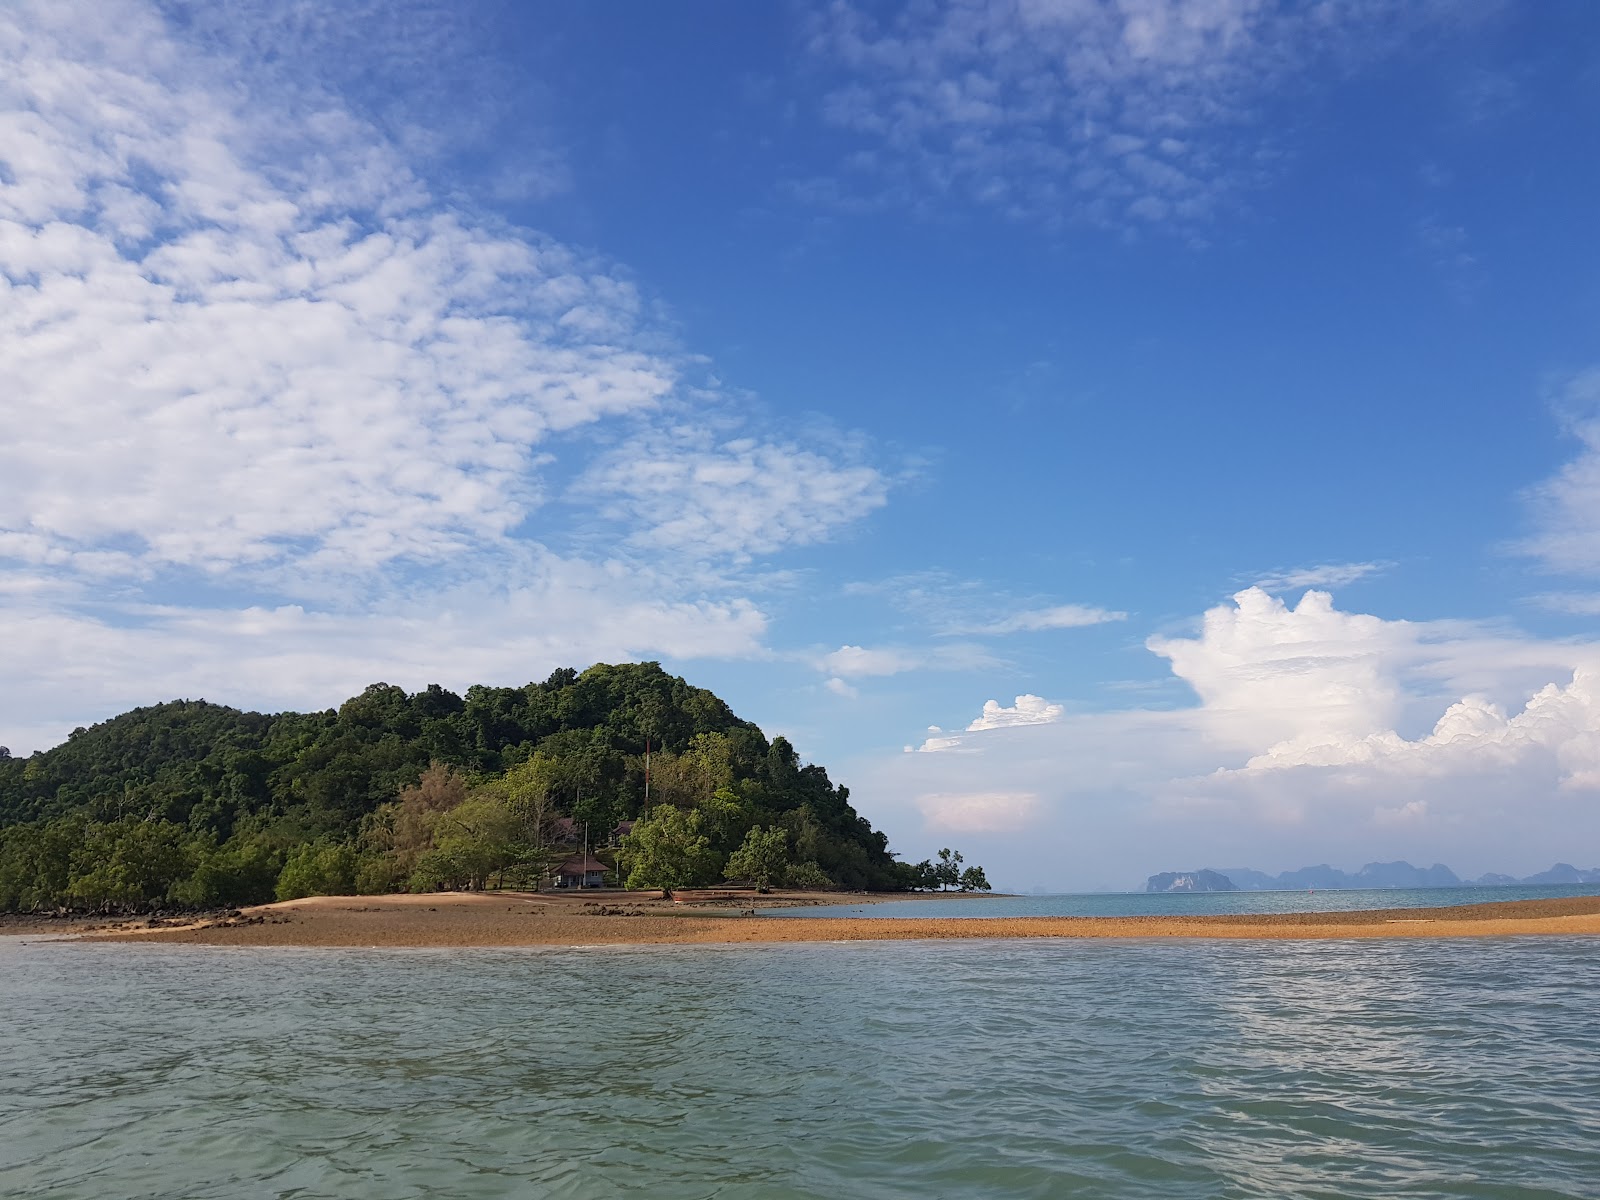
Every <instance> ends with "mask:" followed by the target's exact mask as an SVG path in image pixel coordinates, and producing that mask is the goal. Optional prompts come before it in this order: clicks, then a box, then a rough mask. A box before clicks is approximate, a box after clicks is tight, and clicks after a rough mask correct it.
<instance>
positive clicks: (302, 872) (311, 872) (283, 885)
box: [276, 841, 356, 900]
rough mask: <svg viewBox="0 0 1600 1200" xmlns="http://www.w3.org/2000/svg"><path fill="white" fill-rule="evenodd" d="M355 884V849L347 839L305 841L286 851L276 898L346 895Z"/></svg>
mask: <svg viewBox="0 0 1600 1200" xmlns="http://www.w3.org/2000/svg"><path fill="white" fill-rule="evenodd" d="M355 886H356V852H355V847H353V846H351V845H350V843H348V842H328V841H317V842H307V843H305V844H304V845H302V846H300V847H298V848H297V849H295V850H294V852H293V853H291V854H290V855H289V859H288V861H287V862H285V863H284V864H283V872H282V874H280V875H279V876H278V886H277V889H276V895H277V898H278V899H279V900H299V899H300V898H301V897H303V896H348V895H351V894H352V893H354V891H355Z"/></svg>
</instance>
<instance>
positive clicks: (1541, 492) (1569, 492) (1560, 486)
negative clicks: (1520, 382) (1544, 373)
mask: <svg viewBox="0 0 1600 1200" xmlns="http://www.w3.org/2000/svg"><path fill="white" fill-rule="evenodd" d="M1555 406H1556V410H1557V412H1558V413H1559V414H1560V416H1561V418H1562V422H1563V424H1564V425H1565V426H1566V429H1567V432H1568V433H1570V434H1571V435H1572V436H1573V437H1575V438H1577V439H1578V442H1579V450H1578V455H1577V457H1576V458H1574V459H1573V460H1572V461H1571V462H1569V463H1567V465H1566V466H1564V467H1562V469H1561V470H1560V471H1558V472H1557V473H1556V475H1555V476H1554V477H1553V478H1551V479H1548V480H1546V481H1545V482H1543V483H1541V484H1539V485H1538V486H1537V487H1535V488H1533V489H1531V491H1530V493H1529V500H1530V502H1531V505H1532V508H1533V515H1534V519H1535V522H1536V524H1537V532H1536V533H1535V534H1534V536H1532V537H1531V538H1529V539H1528V540H1527V541H1526V542H1525V543H1524V544H1523V546H1522V549H1523V550H1524V551H1525V552H1526V553H1528V554H1530V555H1533V556H1534V557H1536V558H1538V559H1540V560H1541V561H1542V562H1543V563H1544V565H1545V566H1546V567H1548V568H1550V569H1551V570H1553V571H1560V572H1564V573H1567V574H1572V575H1585V576H1593V575H1596V574H1600V367H1591V368H1589V369H1588V370H1586V371H1581V372H1579V373H1578V374H1576V375H1573V376H1572V377H1570V378H1569V379H1567V380H1566V381H1565V382H1564V383H1563V384H1562V386H1561V387H1560V388H1559V389H1558V390H1557V392H1556V395H1555Z"/></svg>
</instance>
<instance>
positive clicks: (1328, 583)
mask: <svg viewBox="0 0 1600 1200" xmlns="http://www.w3.org/2000/svg"><path fill="white" fill-rule="evenodd" d="M1392 566H1394V564H1393V563H1391V562H1352V563H1323V564H1322V565H1321V566H1316V567H1297V568H1295V569H1293V570H1288V571H1275V572H1273V573H1272V574H1270V575H1266V576H1263V577H1262V578H1261V579H1258V580H1256V587H1258V588H1261V589H1262V590H1264V591H1268V592H1292V591H1297V590H1299V589H1300V588H1329V587H1343V586H1345V585H1346V584H1349V583H1356V582H1357V581H1359V580H1362V579H1366V578H1367V577H1368V576H1371V575H1377V574H1381V573H1382V572H1384V571H1387V570H1388V569H1389V568H1390V567H1392Z"/></svg>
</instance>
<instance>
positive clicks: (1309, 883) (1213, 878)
mask: <svg viewBox="0 0 1600 1200" xmlns="http://www.w3.org/2000/svg"><path fill="white" fill-rule="evenodd" d="M1554 883H1600V867H1590V868H1588V869H1587V870H1584V869H1582V868H1579V867H1575V866H1573V865H1572V864H1571V863H1557V864H1556V865H1555V866H1553V867H1551V868H1550V869H1549V870H1548V871H1540V872H1539V873H1538V874H1536V875H1529V876H1526V877H1525V878H1522V879H1518V878H1516V877H1515V876H1513V875H1501V874H1497V873H1495V872H1493V871H1491V872H1489V873H1488V874H1486V875H1480V876H1478V878H1476V879H1462V878H1461V877H1460V876H1458V875H1457V874H1456V873H1455V872H1454V871H1452V870H1451V869H1450V868H1449V867H1447V866H1445V865H1444V864H1443V863H1434V864H1433V866H1431V867H1414V866H1412V865H1411V864H1410V863H1408V862H1404V861H1401V862H1387V863H1368V864H1367V865H1366V866H1364V867H1362V868H1361V870H1359V871H1357V872H1355V874H1353V875H1352V874H1350V873H1348V872H1346V871H1341V870H1339V869H1338V868H1337V867H1330V866H1328V865H1327V864H1326V863H1322V864H1320V865H1318V866H1315V867H1301V868H1300V869H1299V870H1298V871H1284V872H1282V873H1281V874H1278V875H1268V874H1266V873H1265V872H1263V871H1256V870H1252V869H1251V868H1249V867H1225V868H1222V869H1221V870H1218V869H1217V868H1214V867H1207V868H1205V869H1203V870H1199V871H1163V872H1161V873H1160V874H1157V875H1152V876H1150V878H1148V879H1147V880H1145V884H1144V890H1145V891H1147V892H1269V891H1271V892H1278V891H1303V890H1307V889H1311V890H1318V891H1329V892H1332V891H1343V890H1347V889H1351V888H1431V887H1511V886H1514V885H1517V884H1554Z"/></svg>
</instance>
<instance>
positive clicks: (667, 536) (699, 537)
mask: <svg viewBox="0 0 1600 1200" xmlns="http://www.w3.org/2000/svg"><path fill="white" fill-rule="evenodd" d="M579 491H580V493H581V494H584V495H589V496H594V497H598V498H601V511H602V513H603V514H604V515H606V516H608V517H611V518H613V519H615V520H620V521H624V522H626V523H627V524H628V525H629V526H631V527H635V528H636V529H637V532H636V533H635V534H634V539H635V541H637V542H638V543H639V544H641V545H647V546H651V547H659V548H662V549H674V550H682V551H686V552H688V553H690V554H697V555H708V556H722V555H732V556H735V557H737V558H748V557H749V556H751V555H754V554H762V553H768V552H770V551H773V550H776V549H778V548H779V547H782V546H785V545H802V546H803V545H809V544H811V543H814V542H820V541H824V540H826V539H827V538H829V537H831V536H833V535H834V534H835V533H836V532H837V531H838V530H840V529H841V528H843V527H845V526H847V525H849V524H851V523H853V522H855V521H857V520H859V519H860V518H862V517H864V516H865V515H866V514H868V513H870V512H871V511H873V510H874V509H876V508H879V507H881V506H882V505H883V504H884V502H885V500H886V496H887V491H888V487H887V481H886V480H885V479H884V477H883V475H882V474H881V473H880V472H879V471H878V470H877V469H875V468H874V467H871V466H869V465H867V464H865V463H862V462H850V461H846V460H843V459H840V458H830V457H828V456H827V455H824V454H819V453H817V452H816V451H815V450H809V449H804V448H802V447H800V446H797V445H793V444H783V443H777V442H769V441H761V440H758V439H755V438H750V437H741V438H735V439H732V440H728V441H723V442H717V441H715V440H714V438H713V437H712V435H711V434H710V433H709V432H708V431H706V430H704V429H699V428H694V427H687V428H676V429H669V430H657V431H654V432H653V433H652V434H651V436H649V437H648V438H639V439H634V440H632V441H630V442H629V443H628V444H626V445H624V446H623V447H621V448H620V449H618V450H616V451H614V452H612V453H611V454H609V455H607V456H606V457H605V458H604V459H603V460H602V461H601V462H599V463H597V464H596V465H595V467H594V468H593V469H592V470H591V471H590V472H589V473H588V475H587V477H586V478H585V479H584V480H583V482H582V483H581V484H580V485H579Z"/></svg>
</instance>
